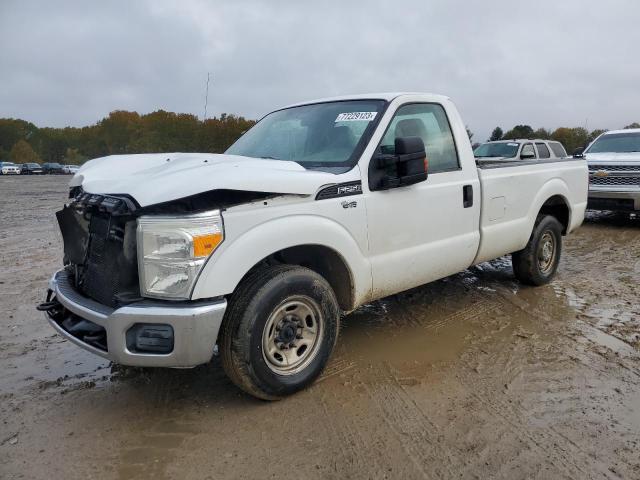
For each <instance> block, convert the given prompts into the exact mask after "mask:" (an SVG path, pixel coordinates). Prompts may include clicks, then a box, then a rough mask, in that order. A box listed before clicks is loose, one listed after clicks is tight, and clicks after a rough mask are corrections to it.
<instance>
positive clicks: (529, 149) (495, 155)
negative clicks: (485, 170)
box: [473, 139, 567, 162]
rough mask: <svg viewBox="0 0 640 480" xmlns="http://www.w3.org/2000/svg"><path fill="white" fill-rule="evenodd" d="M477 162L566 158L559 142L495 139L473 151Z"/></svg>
mask: <svg viewBox="0 0 640 480" xmlns="http://www.w3.org/2000/svg"><path fill="white" fill-rule="evenodd" d="M473 154H474V155H475V157H476V161H478V162H513V161H519V160H536V159H541V160H544V159H550V160H551V159H557V158H566V157H567V151H566V150H565V149H564V146H563V145H562V144H561V143H560V142H556V141H554V140H543V139H516V140H497V141H494V142H486V143H483V144H482V145H480V146H479V147H478V148H476V149H475V150H474V152H473Z"/></svg>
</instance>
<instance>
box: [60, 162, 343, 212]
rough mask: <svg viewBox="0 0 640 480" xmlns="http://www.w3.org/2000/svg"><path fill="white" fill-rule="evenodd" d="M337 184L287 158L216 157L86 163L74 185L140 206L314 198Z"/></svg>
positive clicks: (331, 178) (332, 176) (327, 176)
mask: <svg viewBox="0 0 640 480" xmlns="http://www.w3.org/2000/svg"><path fill="white" fill-rule="evenodd" d="M335 182H336V176H335V175H333V174H331V173H326V172H318V171H312V170H306V169H305V168H304V167H302V166H301V165H299V164H297V163H295V162H291V161H284V160H263V159H258V158H250V157H241V156H238V155H224V154H212V153H152V154H138V155H111V156H108V157H102V158H96V159H95V160H91V161H89V162H87V163H85V164H84V165H83V166H82V167H81V168H80V170H79V171H78V173H76V174H75V176H74V177H73V178H72V179H71V182H70V183H69V185H70V186H72V187H74V186H80V185H81V186H82V188H83V189H84V191H86V192H88V193H98V194H127V195H130V196H132V197H133V198H135V200H136V201H137V202H138V203H139V204H140V206H142V207H145V206H148V205H154V204H157V203H162V202H168V201H170V200H176V199H179V198H184V197H188V196H190V195H195V194H198V193H202V192H207V191H211V190H220V189H226V190H242V191H249V192H268V193H281V194H298V195H312V194H314V193H316V192H317V191H318V189H319V188H320V187H322V186H323V185H327V184H332V183H335Z"/></svg>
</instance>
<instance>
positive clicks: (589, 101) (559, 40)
mask: <svg viewBox="0 0 640 480" xmlns="http://www.w3.org/2000/svg"><path fill="white" fill-rule="evenodd" d="M639 18H640V3H638V2H637V1H635V0H612V1H609V2H607V3H603V2H595V1H584V0H564V1H562V2H559V1H557V0H555V1H547V0H541V1H538V2H535V3H533V2H526V3H525V2H514V1H506V0H496V1H489V0H487V1H484V2H479V1H478V2H476V1H473V2H471V1H461V0H441V1H428V2H427V1H420V0H396V1H394V2H389V1H367V2H365V1H359V2H355V1H354V2H346V1H337V0H325V1H323V2H314V3H313V4H310V3H308V2H293V1H284V0H276V1H262V2H260V1H251V0H244V1H242V0H240V1H235V2H231V1H228V2H213V1H204V0H201V1H198V0H190V1H186V0H183V1H179V2H178V1H176V2H169V1H152V0H149V1H148V2H129V1H114V2H83V1H73V2H72V1H60V2H49V1H41V2H22V1H18V0H8V1H7V0H5V1H3V2H2V4H1V5H0V42H2V45H3V46H2V48H1V49H0V65H2V69H1V74H0V116H12V117H19V118H25V119H27V120H30V121H33V122H34V123H36V124H37V125H40V126H65V125H86V124H91V123H94V122H95V121H97V120H98V119H99V118H101V117H103V116H104V115H106V114H108V113H109V112H110V111H111V110H115V109H129V110H137V111H140V112H149V111H153V110H156V109H158V108H163V109H166V110H172V111H179V112H190V113H194V114H196V115H198V116H201V115H202V110H203V100H204V98H203V97H204V82H205V79H206V73H207V71H211V72H212V74H213V83H212V87H211V90H210V97H209V113H210V114H219V113H221V112H233V113H238V114H242V115H245V116H248V117H252V118H256V117H259V116H261V115H263V114H264V113H266V112H268V111H269V110H271V109H273V108H275V107H279V106H282V105H285V104H288V103H293V102H297V101H301V100H305V99H309V98H317V97H323V96H330V95H337V94H345V93H362V92H372V91H400V90H410V91H430V92H435V93H443V94H445V95H448V96H450V97H451V98H452V99H453V100H454V101H455V102H456V103H457V105H458V107H459V108H460V110H461V111H462V114H463V116H464V118H465V120H466V121H467V123H468V125H469V127H470V128H471V130H472V131H474V132H475V133H476V137H475V138H476V139H478V140H483V139H485V138H486V137H487V136H488V135H489V133H490V131H491V129H492V128H493V127H494V126H496V125H501V126H502V127H503V128H507V127H511V126H513V125H514V124H516V123H528V124H530V125H532V126H534V127H539V126H545V127H549V128H554V127H557V126H560V125H567V126H574V125H584V124H585V122H587V121H588V127H589V128H597V127H602V128H604V127H608V128H617V127H621V126H624V125H625V124H628V123H631V122H632V121H640V88H638V79H639V78H640V63H639V62H638V61H637V58H638V54H637V46H638V45H640V29H638V28H637V21H638V19H639Z"/></svg>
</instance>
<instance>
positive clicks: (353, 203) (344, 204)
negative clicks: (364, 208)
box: [342, 201, 358, 208]
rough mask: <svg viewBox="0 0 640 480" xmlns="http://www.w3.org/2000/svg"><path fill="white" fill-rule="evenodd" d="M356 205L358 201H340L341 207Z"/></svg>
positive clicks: (353, 206) (354, 206)
mask: <svg viewBox="0 0 640 480" xmlns="http://www.w3.org/2000/svg"><path fill="white" fill-rule="evenodd" d="M357 206H358V202H355V201H353V202H342V208H356V207H357Z"/></svg>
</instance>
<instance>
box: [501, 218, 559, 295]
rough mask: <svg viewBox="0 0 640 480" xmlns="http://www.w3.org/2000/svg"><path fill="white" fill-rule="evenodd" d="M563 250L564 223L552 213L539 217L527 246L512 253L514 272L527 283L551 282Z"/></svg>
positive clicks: (542, 283)
mask: <svg viewBox="0 0 640 480" xmlns="http://www.w3.org/2000/svg"><path fill="white" fill-rule="evenodd" d="M561 252H562V224H561V223H560V222H559V221H558V219H556V218H555V217H553V216H551V215H545V216H540V217H538V219H537V221H536V224H535V226H534V227H533V232H532V233H531V238H529V243H527V246H526V247H525V248H524V249H522V250H520V251H519V252H514V253H513V254H512V263H513V272H514V273H515V276H516V278H517V279H518V280H520V281H521V282H522V283H526V284H527V285H544V284H547V283H549V282H550V281H551V280H552V279H553V277H554V276H555V274H556V271H557V270H558V264H559V263H560V254H561Z"/></svg>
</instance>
